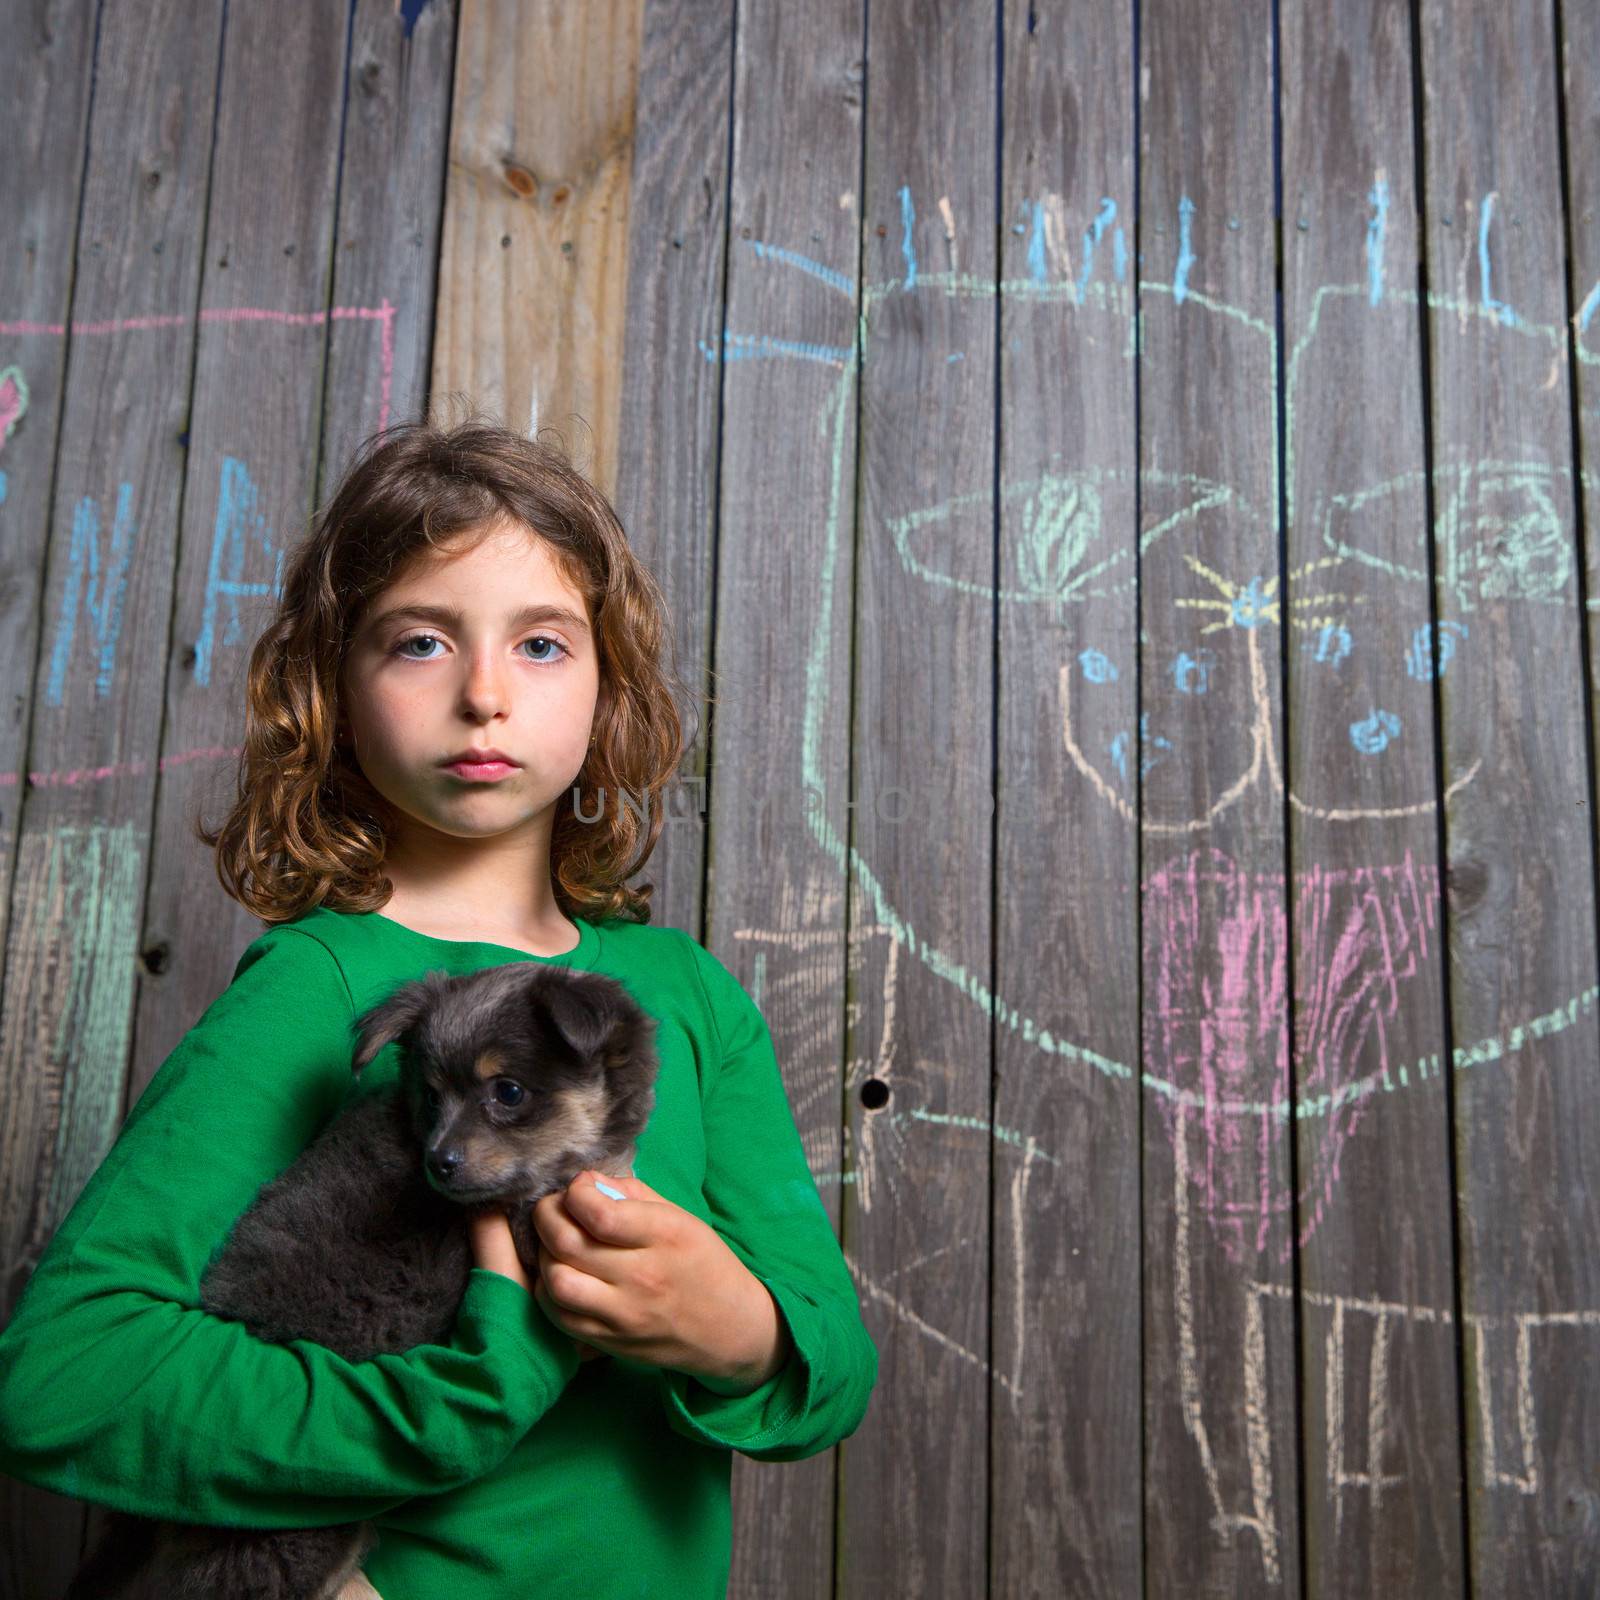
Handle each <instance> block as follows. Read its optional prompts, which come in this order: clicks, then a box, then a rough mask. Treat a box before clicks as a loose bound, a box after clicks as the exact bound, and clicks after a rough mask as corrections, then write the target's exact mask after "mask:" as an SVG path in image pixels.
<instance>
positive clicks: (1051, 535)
mask: <svg viewBox="0 0 1600 1600" xmlns="http://www.w3.org/2000/svg"><path fill="white" fill-rule="evenodd" d="M1132 23H1133V13H1132V10H1131V9H1130V8H1126V7H1121V8H1117V7H1091V8H1087V9H1085V10H1083V11H1081V12H1079V13H1077V14H1075V15H1071V16H1069V14H1068V13H1066V12H1063V11H1061V10H1059V9H1057V10H1054V11H1048V10H1045V9H1044V8H1042V7H1037V6H1034V5H1030V4H1024V3H1022V0H1012V3H1010V4H1007V5H1006V6H1005V8H1004V16H1003V27H1002V37H1003V41H1004V49H1005V67H1004V71H1003V73H1002V74H1001V81H1002V83H1003V85H1004V91H1005V105H1004V107H1003V112H1002V118H1001V125H1002V128H1003V130H1004V139H1005V149H1004V152H1003V178H1002V194H1001V206H1000V218H1001V223H1002V229H1001V234H1000V242H1001V281H1002V298H1001V306H1000V317H1001V325H1000V335H1001V338H1000V449H1001V460H1000V495H1001V498H1000V513H999V519H1000V566H999V605H998V615H999V623H1000V662H999V674H1000V694H999V715H1000V719H1001V720H1000V729H999V760H998V766H999V774H998V780H997V796H996V801H997V804H998V807H999V820H1000V826H999V833H998V851H999V854H998V858H997V868H996V870H997V873H998V877H999V882H1000V884H1001V885H1002V890H1001V893H1000V896H999V900H998V925H997V928H996V935H995V937H996V946H997V948H996V972H997V982H996V989H997V995H996V1001H995V1025H996V1040H997V1043H996V1062H995V1070H996V1079H997V1081H996V1085H995V1096H994V1130H993V1132H994V1139H993V1142H992V1145H991V1150H992V1157H991V1159H992V1161H993V1163H994V1168H995V1171H994V1182H993V1190H994V1195H995V1206H996V1212H995V1219H994V1228H995V1243H996V1248H995V1251H994V1260H995V1279H994V1284H993V1290H992V1293H993V1303H992V1307H991V1317H992V1323H993V1328H994V1339H995V1345H994V1351H993V1355H992V1361H993V1366H994V1381H993V1383H992V1385H991V1389H990V1395H991V1405H992V1407H993V1418H994V1420H993V1426H992V1428H991V1433H990V1441H991V1442H990V1450H991V1462H992V1468H991V1471H992V1478H991V1485H990V1499H991V1514H990V1576H989V1592H990V1593H993V1594H1035V1593H1040V1592H1043V1591H1044V1590H1045V1589H1048V1590H1049V1591H1050V1592H1054V1593H1065V1594H1071V1595H1074V1596H1082V1597H1084V1600H1089V1597H1091V1596H1103V1597H1106V1600H1111V1597H1113V1596H1115V1597H1121V1596H1126V1595H1134V1594H1138V1593H1140V1592H1141V1589H1142V1573H1143V1551H1142V1542H1143V1527H1142V1518H1141V1505H1140V1502H1141V1498H1142V1492H1143V1484H1142V1470H1141V1462H1140V1438H1139V1418H1140V1410H1141V1405H1142V1398H1143V1397H1142V1393H1141V1378H1140V1353H1139V1343H1140V1333H1141V1329H1140V1316H1139V1296H1140V1235H1139V1128H1140V1120H1139V1111H1140V1107H1139V1100H1140V1094H1141V1090H1140V1086H1139V1072H1138V1065H1139V924H1138V914H1139V903H1138V896H1137V894H1136V893H1134V886H1135V885H1136V884H1137V883H1138V881H1139V834H1138V817H1137V812H1136V809H1135V805H1134V803H1133V790H1132V788H1131V786H1130V785H1128V784H1126V783H1125V782H1124V780H1123V778H1122V775H1121V773H1120V772H1119V771H1118V768H1117V764H1116V758H1115V757H1114V756H1113V755H1112V751H1113V749H1115V748H1118V746H1117V741H1118V739H1119V737H1120V738H1122V739H1126V737H1127V735H1128V733H1129V732H1130V731H1131V730H1133V729H1134V728H1136V727H1137V725H1138V713H1137V705H1136V699H1137V694H1136V691H1137V687H1138V665H1139V646H1138V625H1139V610H1138V594H1137V590H1136V587H1135V583H1134V576H1135V567H1136V564H1137V549H1138V520H1137V507H1136V490H1135V478H1136V474H1137V471H1138V432H1137V428H1136V419H1135V412H1134V378H1135V371H1134V363H1133V315H1134V309H1135V282H1134V271H1133V260H1132V256H1133V237H1134V229H1133V212H1134V199H1135V194H1134V173H1133V162H1134V151H1135V142H1134V100H1133V88H1134V85H1133V75H1132V73H1131V72H1130V71H1126V70H1124V71H1106V70H1104V68H1103V64H1104V63H1108V62H1117V61H1120V62H1124V63H1126V62H1130V61H1131V60H1132V51H1133V37H1132ZM939 532H940V530H939V529H938V528H937V526H936V525H935V526H933V527H930V528H928V529H927V530H926V534H924V535H923V536H922V537H920V538H919V539H918V540H917V541H916V542H915V543H914V544H913V545H912V550H913V553H914V554H915V555H917V556H918V558H919V559H923V560H927V559H929V558H930V557H931V555H932V553H933V552H934V551H936V550H937V549H938V548H939V547H940V546H941V545H942V543H943V540H942V539H941V538H939V537H938V536H937V535H938V534H939ZM929 535H932V536H933V537H928V536H929ZM1064 823H1065V825H1063V824H1064ZM1002 1241H1003V1245H1002Z"/></svg>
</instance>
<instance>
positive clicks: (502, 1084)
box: [494, 1078, 524, 1106]
mask: <svg viewBox="0 0 1600 1600" xmlns="http://www.w3.org/2000/svg"><path fill="white" fill-rule="evenodd" d="M523 1093H524V1090H523V1087H522V1085H521V1084H520V1083H517V1082H516V1081H515V1080H514V1079H511V1078H497V1079H496V1080H495V1086H494V1095H495V1099H497V1100H498V1101H499V1102H500V1104H501V1105H503V1106H515V1105H520V1104H521V1103H522V1096H523Z"/></svg>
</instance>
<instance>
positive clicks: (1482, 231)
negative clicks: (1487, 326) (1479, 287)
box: [1478, 192, 1517, 328]
mask: <svg viewBox="0 0 1600 1600" xmlns="http://www.w3.org/2000/svg"><path fill="white" fill-rule="evenodd" d="M1494 202H1495V196H1494V194H1493V193H1492V192H1491V193H1489V194H1486V195H1485V196H1484V197H1483V210H1482V211H1481V212H1480V213H1479V216H1478V271H1479V272H1480V273H1481V274H1482V276H1483V303H1484V304H1485V305H1486V306H1487V307H1488V308H1489V310H1490V311H1492V312H1493V313H1494V314H1495V315H1496V316H1498V317H1500V318H1502V319H1503V320H1504V321H1505V322H1506V323H1507V324H1509V325H1510V326H1511V327H1513V328H1514V327H1516V325H1517V314H1516V312H1515V311H1513V310H1512V309H1511V307H1510V306H1508V305H1507V304H1506V303H1505V301H1504V300H1496V299H1495V297H1494V294H1493V292H1492V290H1491V289H1490V287H1489V218H1490V217H1491V216H1492V215H1493V214H1494Z"/></svg>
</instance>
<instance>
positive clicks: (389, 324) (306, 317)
mask: <svg viewBox="0 0 1600 1600" xmlns="http://www.w3.org/2000/svg"><path fill="white" fill-rule="evenodd" d="M394 315H395V307H394V305H393V303H392V302H391V301H390V300H389V298H388V296H385V297H384V298H383V300H382V301H381V302H380V303H379V304H378V305H375V306H332V307H330V308H329V309H328V310H326V311H279V310H276V309H275V308H273V307H271V306H217V307H213V308H211V309H210V310H207V311H202V312H201V313H200V315H199V318H198V320H199V321H200V322H201V323H208V322H264V323H273V324H276V325H278V326H279V327H286V328H305V327H315V326H316V325H317V324H318V323H324V322H328V321H330V320H331V321H333V322H352V321H354V322H376V323H378V324H379V325H380V326H379V332H378V361H379V380H380V383H381V391H380V402H379V408H378V432H379V433H382V432H383V431H384V430H385V429H387V428H388V426H389V401H390V397H391V394H392V392H393V389H394ZM194 320H196V319H195V318H194V317H192V316H191V315H189V314H188V313H186V312H175V313H166V314H162V315H157V316H148V317H105V318H102V319H100V320H98V321H90V320H87V319H79V320H75V321H74V322H73V323H72V336H73V338H75V339H77V338H85V337H91V336H94V335H98V334H107V333H142V332H146V331H148V330H149V329H152V328H177V327H183V326H185V325H186V324H188V323H189V322H192V321H194ZM66 331H67V324H66V323H64V322H29V321H25V320H24V321H11V322H6V321H0V335H6V336H9V337H13V338H16V337H21V336H27V335H42V336H44V337H51V336H54V337H57V338H60V337H63V336H64V335H65V334H66ZM7 370H8V371H10V370H14V369H10V368H8V369H7Z"/></svg>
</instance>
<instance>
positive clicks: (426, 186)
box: [318, 0, 456, 500]
mask: <svg viewBox="0 0 1600 1600" xmlns="http://www.w3.org/2000/svg"><path fill="white" fill-rule="evenodd" d="M455 27H456V8H455V5H454V4H453V0H429V3H428V4H427V5H426V6H425V7H424V8H423V9H422V11H421V12H420V13H419V14H418V15H417V17H416V20H415V22H413V23H408V22H407V20H406V17H405V15H404V14H403V13H402V12H401V11H400V10H399V9H397V8H396V6H395V4H394V0H356V8H355V18H354V21H353V23H352V27H351V38H350V71H349V74H348V78H347V83H346V87H345V96H346V105H345V117H344V159H343V164H342V168H341V171H340V174H339V231H338V245H337V248H336V249H335V251H334V253H333V284H332V313H333V322H332V325H331V326H330V328H329V329H328V372H327V382H326V385H325V396H326V399H325V403H324V410H323V430H322V459H321V463H320V467H319V470H318V499H319V500H322V499H326V498H327V497H329V496H330V495H331V494H332V493H333V490H334V486H335V485H336V484H337V483H338V481H339V477H340V474H341V473H342V472H343V470H344V467H345V465H346V463H347V462H348V461H349V458H350V455H351V452H352V451H353V450H354V449H355V447H356V446H357V445H358V444H359V443H360V442H361V441H362V440H363V439H364V438H366V437H367V435H368V434H371V433H376V432H378V431H379V430H380V429H383V428H387V427H389V426H390V425H391V424H393V423H396V422H400V421H403V420H406V419H409V418H415V417H418V416H420V415H421V414H422V413H423V411H424V410H425V408H426V405H427V398H428V377H429V367H430V362H429V352H430V349H431V347H432V343H433V310H434V295H435V291H436V286H437V280H438V263H439V242H440V240H439V235H440V229H441V227H442V224H443V202H444V169H445V153H446V151H447V150H448V148H449V133H450V82H451V71H452V66H453V63H454V59H455Z"/></svg>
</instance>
